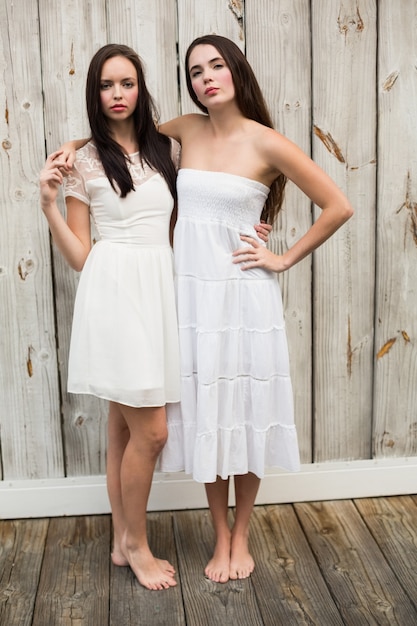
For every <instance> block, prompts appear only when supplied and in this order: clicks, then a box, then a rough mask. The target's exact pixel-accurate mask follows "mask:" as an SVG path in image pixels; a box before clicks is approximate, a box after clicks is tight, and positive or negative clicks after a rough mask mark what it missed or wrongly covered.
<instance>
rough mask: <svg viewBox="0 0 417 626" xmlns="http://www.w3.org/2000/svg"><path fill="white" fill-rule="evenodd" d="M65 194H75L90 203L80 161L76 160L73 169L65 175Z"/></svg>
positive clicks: (75, 196)
mask: <svg viewBox="0 0 417 626" xmlns="http://www.w3.org/2000/svg"><path fill="white" fill-rule="evenodd" d="M63 184H64V196H65V198H66V197H67V196H73V197H74V198H78V200H81V201H82V202H84V203H85V204H88V205H90V198H89V197H88V193H87V190H86V186H85V180H84V177H83V175H82V174H81V172H80V169H79V163H77V160H76V161H75V163H74V165H73V167H72V171H71V172H70V173H69V174H68V175H67V176H65V177H64V182H63Z"/></svg>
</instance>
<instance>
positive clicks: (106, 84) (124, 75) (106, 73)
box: [100, 56, 139, 122]
mask: <svg viewBox="0 0 417 626" xmlns="http://www.w3.org/2000/svg"><path fill="white" fill-rule="evenodd" d="M138 95H139V94H138V76H137V72H136V68H135V66H134V65H133V63H132V62H131V61H129V59H126V58H125V57H122V56H115V57H112V58H111V59H108V60H107V61H106V62H105V63H104V65H103V69H102V71H101V79H100V101H101V107H102V110H103V113H104V115H105V116H106V117H107V118H109V120H112V121H115V122H117V121H122V120H126V119H128V118H129V117H130V116H131V115H132V114H133V112H134V110H135V109H136V105H137V101H138Z"/></svg>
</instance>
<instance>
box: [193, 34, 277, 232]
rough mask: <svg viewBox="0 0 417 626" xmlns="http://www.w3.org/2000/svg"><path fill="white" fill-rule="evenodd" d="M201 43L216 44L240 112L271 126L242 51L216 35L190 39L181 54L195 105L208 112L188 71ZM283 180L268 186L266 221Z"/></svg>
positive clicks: (271, 217)
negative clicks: (230, 76)
mask: <svg viewBox="0 0 417 626" xmlns="http://www.w3.org/2000/svg"><path fill="white" fill-rule="evenodd" d="M201 44H203V45H210V46H213V47H214V48H216V50H218V52H219V53H220V54H221V56H222V58H223V59H224V61H225V62H226V64H227V66H228V68H229V70H230V73H231V74H232V78H233V84H234V88H235V97H236V104H237V106H238V107H239V110H240V112H241V113H242V115H244V116H245V117H247V118H248V119H250V120H254V121H255V122H259V123H260V124H263V125H264V126H268V127H269V128H273V123H272V119H271V116H270V114H269V111H268V107H267V105H266V102H265V99H264V97H263V94H262V91H261V88H260V87H259V84H258V81H257V80H256V77H255V74H254V73H253V70H252V68H251V66H250V65H249V63H248V61H247V60H246V57H245V55H244V54H243V52H242V51H241V50H240V48H239V47H238V46H237V45H236V44H235V43H234V42H233V41H231V40H230V39H227V38H226V37H221V36H220V35H204V36H203V37H198V38H197V39H194V41H193V42H192V43H191V44H190V45H189V47H188V50H187V52H186V55H185V75H186V80H187V88H188V93H189V94H190V96H191V99H192V100H193V102H194V103H195V104H196V105H197V106H198V108H199V109H200V110H201V111H203V112H204V113H208V110H207V108H206V107H205V106H203V105H202V104H201V102H199V101H198V99H197V96H196V94H195V92H194V90H193V87H192V84H191V76H190V72H189V59H190V54H191V52H192V51H193V49H194V48H195V47H196V46H199V45H201ZM286 182H287V178H286V177H285V176H284V174H279V176H278V177H277V178H276V179H275V180H274V182H273V183H272V185H271V190H270V192H269V196H268V199H267V201H266V203H265V207H264V210H263V212H262V219H264V220H266V221H267V222H269V223H270V224H273V222H274V220H275V218H276V217H277V215H278V213H279V211H280V209H281V206H282V202H283V199H284V188H285V183H286Z"/></svg>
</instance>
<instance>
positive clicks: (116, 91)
mask: <svg viewBox="0 0 417 626" xmlns="http://www.w3.org/2000/svg"><path fill="white" fill-rule="evenodd" d="M121 97H122V94H121V92H120V85H115V86H114V91H113V98H114V99H115V100H120V98H121Z"/></svg>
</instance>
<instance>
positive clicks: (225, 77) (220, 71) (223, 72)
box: [188, 44, 235, 109]
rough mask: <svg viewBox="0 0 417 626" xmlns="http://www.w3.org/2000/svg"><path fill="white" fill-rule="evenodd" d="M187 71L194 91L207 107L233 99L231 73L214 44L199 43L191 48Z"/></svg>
mask: <svg viewBox="0 0 417 626" xmlns="http://www.w3.org/2000/svg"><path fill="white" fill-rule="evenodd" d="M188 71H189V73H190V78H191V85H192V87H193V89H194V92H195V94H196V96H197V98H198V100H199V102H201V104H202V105H204V106H205V107H206V108H207V109H210V108H213V107H216V106H218V105H220V104H224V103H226V102H230V101H232V100H233V99H234V97H235V88H234V85H233V78H232V73H231V71H230V69H229V68H228V66H227V64H226V61H225V60H224V59H223V57H222V56H221V54H220V53H219V51H218V50H217V49H216V48H215V47H214V46H211V45H209V44H200V45H198V46H196V47H195V48H193V50H192V51H191V54H190V57H189V60H188Z"/></svg>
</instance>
